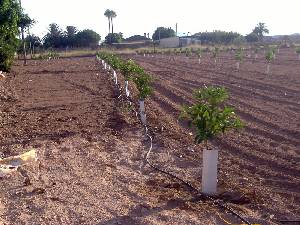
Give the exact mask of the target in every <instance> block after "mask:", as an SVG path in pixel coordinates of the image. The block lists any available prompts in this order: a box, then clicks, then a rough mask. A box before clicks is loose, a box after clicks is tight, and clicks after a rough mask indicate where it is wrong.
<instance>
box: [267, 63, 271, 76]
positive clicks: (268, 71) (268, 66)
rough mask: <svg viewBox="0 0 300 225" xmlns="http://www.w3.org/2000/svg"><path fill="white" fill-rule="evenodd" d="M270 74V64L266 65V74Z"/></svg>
mask: <svg viewBox="0 0 300 225" xmlns="http://www.w3.org/2000/svg"><path fill="white" fill-rule="evenodd" d="M269 73H270V64H269V63H268V65H267V74H269Z"/></svg>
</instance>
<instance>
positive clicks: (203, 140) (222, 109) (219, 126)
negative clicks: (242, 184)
mask: <svg viewBox="0 0 300 225" xmlns="http://www.w3.org/2000/svg"><path fill="white" fill-rule="evenodd" d="M97 57H98V58H100V59H102V60H104V61H105V62H106V63H107V64H108V65H110V66H111V67H112V68H113V69H114V70H116V71H119V72H121V73H122V74H123V75H124V77H125V89H126V95H127V96H129V91H128V81H129V80H132V81H133V82H134V83H135V84H136V86H137V89H138V91H139V102H140V115H141V121H142V123H143V125H146V115H145V108H144V101H145V99H146V97H148V96H149V95H151V93H152V91H153V89H152V87H151V83H152V78H151V76H150V75H149V74H147V73H146V72H145V71H144V69H143V68H141V67H140V66H139V65H137V64H136V63H134V62H133V61H132V60H128V61H125V60H123V59H121V58H119V57H118V56H116V55H113V54H110V53H106V52H100V53H98V55H97ZM105 67H106V64H105ZM114 76H115V71H114ZM194 97H195V104H193V105H191V106H183V110H182V113H181V115H180V119H184V120H188V122H189V124H190V125H191V126H193V127H194V128H196V129H195V132H196V133H195V142H196V143H198V144H204V147H205V149H204V150H203V167H202V192H203V193H204V194H207V195H216V194H217V164H218V150H217V149H210V148H209V144H208V142H209V141H212V140H213V139H214V138H215V137H216V136H218V135H220V134H224V133H225V132H227V131H229V130H232V129H238V128H242V127H243V123H242V122H241V120H240V119H239V118H238V116H237V115H236V114H235V112H234V109H233V108H232V107H228V106H226V105H225V101H226V100H227V99H228V97H229V94H228V92H227V91H226V90H225V88H223V87H206V86H205V87H204V88H200V89H199V90H196V91H195V92H194Z"/></svg>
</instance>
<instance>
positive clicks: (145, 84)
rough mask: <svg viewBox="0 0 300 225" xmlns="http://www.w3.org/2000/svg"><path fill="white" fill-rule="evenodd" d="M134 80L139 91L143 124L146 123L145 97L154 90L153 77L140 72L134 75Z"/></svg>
mask: <svg viewBox="0 0 300 225" xmlns="http://www.w3.org/2000/svg"><path fill="white" fill-rule="evenodd" d="M132 81H133V82H134V83H135V85H136V87H137V89H138V91H139V95H138V98H139V103H140V116H141V121H142V123H143V125H146V113H145V99H146V98H147V97H148V96H150V95H151V94H152V92H153V89H152V87H151V83H152V78H151V76H150V75H149V74H147V73H144V72H142V73H140V74H138V75H136V76H133V77H132Z"/></svg>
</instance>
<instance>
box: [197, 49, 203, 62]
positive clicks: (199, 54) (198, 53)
mask: <svg viewBox="0 0 300 225" xmlns="http://www.w3.org/2000/svg"><path fill="white" fill-rule="evenodd" d="M196 55H197V56H198V62H199V64H200V63H201V57H202V48H198V49H197V52H196Z"/></svg>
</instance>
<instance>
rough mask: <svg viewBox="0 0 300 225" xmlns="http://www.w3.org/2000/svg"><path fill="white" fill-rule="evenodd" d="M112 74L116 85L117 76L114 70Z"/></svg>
mask: <svg viewBox="0 0 300 225" xmlns="http://www.w3.org/2000/svg"><path fill="white" fill-rule="evenodd" d="M113 76H114V79H115V84H116V85H117V84H118V76H117V73H116V71H114V72H113Z"/></svg>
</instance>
